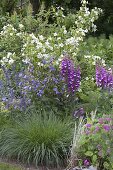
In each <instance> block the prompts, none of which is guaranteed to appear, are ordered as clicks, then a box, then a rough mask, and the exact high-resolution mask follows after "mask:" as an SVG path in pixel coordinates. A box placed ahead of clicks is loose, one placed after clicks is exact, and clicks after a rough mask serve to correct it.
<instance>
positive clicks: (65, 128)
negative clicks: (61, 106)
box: [0, 115, 72, 166]
mask: <svg viewBox="0 0 113 170" xmlns="http://www.w3.org/2000/svg"><path fill="white" fill-rule="evenodd" d="M71 137H72V126H71V123H70V121H67V120H65V121H61V120H59V119H57V118H56V117H55V116H53V115H51V116H49V117H47V116H36V115H35V116H31V118H30V119H29V120H24V121H23V122H18V123H17V125H16V126H14V127H12V128H6V129H5V130H4V131H2V133H1V136H0V155H1V156H6V157H9V158H13V159H17V160H20V161H22V162H25V163H28V164H31V163H33V164H35V165H36V166H37V165H45V166H64V165H65V163H66V159H67V156H68V151H69V147H70V142H71Z"/></svg>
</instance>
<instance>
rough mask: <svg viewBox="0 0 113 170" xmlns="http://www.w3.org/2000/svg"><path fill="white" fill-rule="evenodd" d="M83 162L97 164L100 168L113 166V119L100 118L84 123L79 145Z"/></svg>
mask: <svg viewBox="0 0 113 170" xmlns="http://www.w3.org/2000/svg"><path fill="white" fill-rule="evenodd" d="M78 155H79V156H80V157H82V159H83V164H84V165H85V166H86V167H87V166H89V165H93V166H97V167H98V169H99V170H102V169H103V170H110V169H111V168H113V120H112V118H110V117H105V118H100V119H98V120H95V121H94V122H92V121H89V122H88V123H87V124H85V125H84V130H83V134H82V137H81V140H80V145H79V147H78Z"/></svg>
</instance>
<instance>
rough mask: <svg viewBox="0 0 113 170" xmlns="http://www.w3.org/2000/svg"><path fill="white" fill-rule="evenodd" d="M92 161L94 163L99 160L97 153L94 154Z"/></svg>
mask: <svg viewBox="0 0 113 170" xmlns="http://www.w3.org/2000/svg"><path fill="white" fill-rule="evenodd" d="M92 161H93V163H96V161H97V155H93V157H92Z"/></svg>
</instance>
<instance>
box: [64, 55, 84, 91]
mask: <svg viewBox="0 0 113 170" xmlns="http://www.w3.org/2000/svg"><path fill="white" fill-rule="evenodd" d="M80 74H81V73H80V68H78V69H76V70H75V68H74V64H73V61H72V60H71V59H69V58H68V57H64V59H63V60H62V62H61V75H62V76H63V78H64V80H65V82H66V84H67V86H68V90H69V91H70V92H72V93H74V92H75V91H77V90H78V89H79V87H80V79H81V77H80Z"/></svg>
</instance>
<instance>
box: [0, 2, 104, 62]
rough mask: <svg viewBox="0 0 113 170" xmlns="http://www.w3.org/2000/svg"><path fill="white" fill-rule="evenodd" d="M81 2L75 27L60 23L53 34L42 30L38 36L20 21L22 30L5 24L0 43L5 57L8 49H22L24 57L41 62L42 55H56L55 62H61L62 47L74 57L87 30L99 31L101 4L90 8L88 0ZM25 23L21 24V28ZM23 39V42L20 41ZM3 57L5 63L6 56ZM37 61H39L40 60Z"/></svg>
mask: <svg viewBox="0 0 113 170" xmlns="http://www.w3.org/2000/svg"><path fill="white" fill-rule="evenodd" d="M81 3H82V6H81V8H80V10H79V11H78V13H77V14H76V18H77V19H76V21H75V27H73V28H70V29H69V30H68V31H67V30H66V27H65V25H64V26H61V28H60V31H59V29H58V28H56V31H55V32H54V33H53V34H52V35H50V36H48V35H47V37H44V36H43V35H40V34H39V35H38V36H35V35H34V34H33V33H31V34H28V33H26V32H24V31H22V29H20V24H19V29H20V30H21V31H17V30H16V29H15V28H14V27H13V26H12V25H10V24H8V25H6V26H4V27H3V30H2V31H1V33H0V35H1V43H0V44H1V47H2V49H4V50H3V53H4V55H2V56H3V57H6V55H7V54H6V53H5V50H6V49H7V50H6V51H7V52H15V53H16V52H17V53H18V52H19V57H20V58H21V59H23V61H24V60H25V61H27V59H28V58H29V59H30V60H31V61H33V60H36V61H35V62H37V63H38V62H39V61H40V59H42V58H44V59H48V58H50V57H51V56H54V57H56V58H57V60H56V61H55V64H59V61H60V60H61V57H62V53H63V51H65V52H67V53H68V54H71V56H72V57H75V56H76V54H77V51H78V50H79V44H80V42H81V41H83V38H84V37H85V35H86V33H88V32H89V31H96V25H94V21H95V20H97V19H98V16H99V14H100V13H101V12H102V10H101V9H99V8H94V9H92V10H91V11H89V8H87V3H88V2H87V1H85V0H82V1H81ZM23 27H24V26H22V24H21V28H23ZM23 30H24V29H23ZM57 30H58V31H57ZM20 42H21V44H22V45H20ZM3 47H4V48H3ZM17 49H18V50H17ZM8 50H10V51H8ZM1 61H2V64H3V60H1ZM38 64H39V65H40V63H38Z"/></svg>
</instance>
